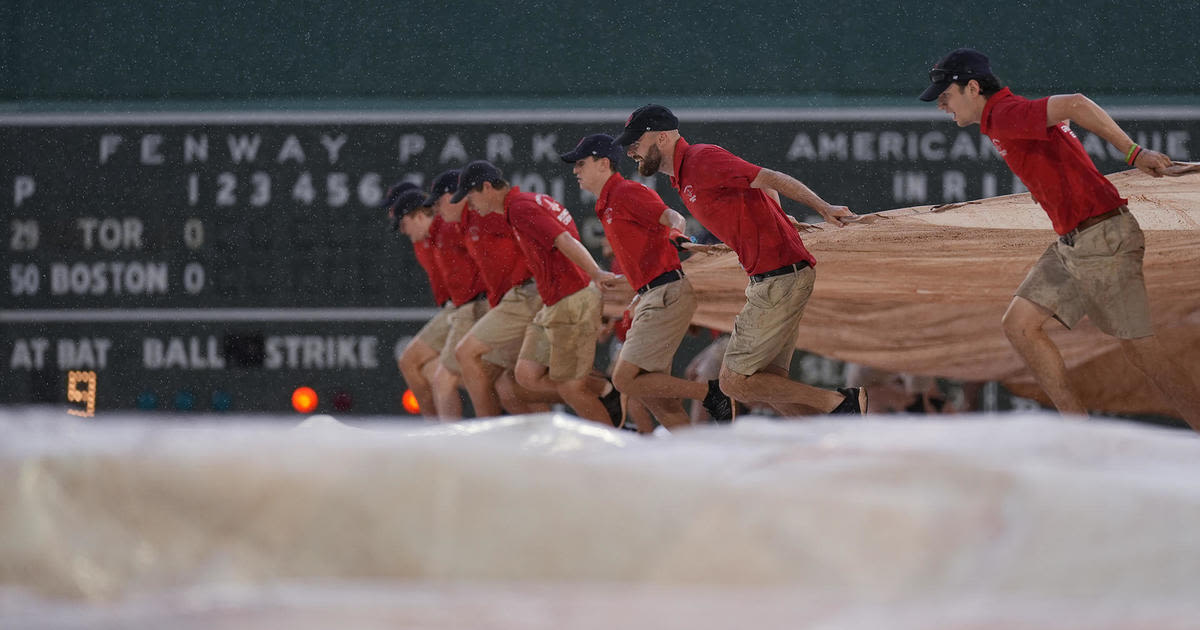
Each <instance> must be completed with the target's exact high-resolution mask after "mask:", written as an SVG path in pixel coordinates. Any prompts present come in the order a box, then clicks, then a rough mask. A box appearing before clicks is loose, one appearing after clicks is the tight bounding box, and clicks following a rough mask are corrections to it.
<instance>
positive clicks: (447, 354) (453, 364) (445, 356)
mask: <svg viewBox="0 0 1200 630" xmlns="http://www.w3.org/2000/svg"><path fill="white" fill-rule="evenodd" d="M487 311H488V303H487V300H471V301H470V302H467V303H466V304H463V305H462V306H460V307H458V308H456V309H454V312H453V313H452V314H451V315H450V331H449V332H448V333H447V334H446V345H445V346H442V356H441V360H442V365H443V366H445V368H446V369H447V370H450V371H451V372H453V373H455V374H458V373H460V372H461V371H462V368H460V367H459V365H458V357H457V356H455V354H454V350H455V348H457V347H458V342H459V340H461V339H462V338H463V337H465V336H467V331H469V330H471V327H472V326H474V325H475V322H477V321H479V318H480V317H483V315H484V313H487Z"/></svg>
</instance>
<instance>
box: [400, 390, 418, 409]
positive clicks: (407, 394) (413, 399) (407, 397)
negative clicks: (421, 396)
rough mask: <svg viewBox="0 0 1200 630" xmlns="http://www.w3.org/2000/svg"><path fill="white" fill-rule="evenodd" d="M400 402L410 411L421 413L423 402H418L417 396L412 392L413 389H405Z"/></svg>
mask: <svg viewBox="0 0 1200 630" xmlns="http://www.w3.org/2000/svg"><path fill="white" fill-rule="evenodd" d="M400 403H401V404H402V405H404V410H405V411H407V412H408V413H411V414H418V413H421V404H420V403H418V402H417V396H416V394H413V393H412V390H411V389H406V390H404V396H403V397H401V398H400Z"/></svg>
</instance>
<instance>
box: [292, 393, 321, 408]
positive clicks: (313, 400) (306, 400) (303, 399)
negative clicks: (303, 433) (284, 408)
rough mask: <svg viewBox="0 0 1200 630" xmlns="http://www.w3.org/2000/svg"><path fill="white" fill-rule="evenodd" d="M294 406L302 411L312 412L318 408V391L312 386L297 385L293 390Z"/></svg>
mask: <svg viewBox="0 0 1200 630" xmlns="http://www.w3.org/2000/svg"><path fill="white" fill-rule="evenodd" d="M292 408H293V409H295V410H296V411H298V412H300V413H312V411H313V410H314V409H316V408H317V392H315V391H313V388H311V387H297V388H296V391H294V392H292Z"/></svg>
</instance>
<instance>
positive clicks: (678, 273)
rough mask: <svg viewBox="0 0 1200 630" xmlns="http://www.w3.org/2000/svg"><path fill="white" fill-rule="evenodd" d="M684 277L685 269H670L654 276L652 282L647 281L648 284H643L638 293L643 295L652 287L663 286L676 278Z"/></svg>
mask: <svg viewBox="0 0 1200 630" xmlns="http://www.w3.org/2000/svg"><path fill="white" fill-rule="evenodd" d="M682 279H683V270H681V269H672V270H671V271H668V272H665V273H660V274H658V275H657V276H654V278H652V279H651V280H650V282H647V283H646V284H643V285H642V286H641V287H640V288H638V290H637V292H638V295H641V294H643V293H645V292H647V291H649V290H650V289H653V288H654V287H661V286H662V285H664V284H666V283H668V282H675V281H676V280H682Z"/></svg>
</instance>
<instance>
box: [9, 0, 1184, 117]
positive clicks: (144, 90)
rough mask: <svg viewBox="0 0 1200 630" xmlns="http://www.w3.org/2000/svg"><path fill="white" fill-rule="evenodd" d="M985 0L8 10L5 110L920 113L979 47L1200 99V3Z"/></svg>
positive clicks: (1129, 87)
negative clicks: (937, 66)
mask: <svg viewBox="0 0 1200 630" xmlns="http://www.w3.org/2000/svg"><path fill="white" fill-rule="evenodd" d="M981 5H982V4H981V3H964V2H920V3H915V2H914V3H904V4H903V5H899V6H892V5H890V4H887V3H877V2H864V1H850V2H836V3H835V2H794V1H793V2H786V1H780V0H761V1H758V2H748V3H736V2H712V1H708V0H697V1H694V2H665V3H664V2H660V3H648V2H647V3H626V2H620V3H604V2H590V3H567V2H554V1H546V0H530V1H526V2H384V1H380V0H352V1H346V2H316V1H295V0H292V1H283V0H256V1H255V0H251V1H230V0H217V1H207V2H196V1H183V2H149V1H126V2H90V3H78V2H66V1H63V0H51V1H36V0H6V1H5V2H4V3H0V35H2V37H3V45H2V47H0V77H2V80H0V104H2V105H3V106H5V107H6V108H8V109H10V110H11V109H27V108H31V107H33V108H36V107H41V106H45V105H46V104H48V103H55V102H62V101H66V102H92V101H97V100H99V101H109V102H111V101H139V102H147V101H148V102H171V101H190V102H193V103H195V102H206V103H210V104H214V105H218V106H219V105H220V104H222V103H225V102H228V101H236V102H237V104H238V105H244V104H245V103H247V102H256V101H257V102H269V101H272V100H281V101H284V102H286V101H287V100H290V99H301V100H304V101H305V102H307V103H309V104H315V105H317V106H321V105H322V104H323V103H324V104H328V105H329V106H331V107H337V106H341V105H342V104H343V103H344V102H345V101H346V100H355V99H364V100H367V101H382V102H385V103H389V102H396V101H404V102H408V103H409V104H413V103H425V102H428V101H431V100H434V99H438V100H437V102H435V103H434V105H437V104H443V105H444V104H446V103H447V101H446V100H445V99H449V100H450V101H458V102H462V103H470V102H478V99H485V100H488V101H491V102H493V103H494V102H498V101H504V100H506V99H515V100H516V101H517V102H524V103H526V104H528V103H529V102H545V101H553V102H554V104H561V103H562V102H563V100H564V99H565V100H567V101H593V100H596V99H599V100H601V101H605V102H604V104H606V105H608V104H613V103H612V99H617V100H619V101H620V102H621V103H622V104H628V102H629V101H631V100H633V101H642V100H646V99H649V98H659V97H670V98H673V99H674V101H673V102H675V103H681V100H680V99H687V98H694V99H696V100H697V101H701V102H706V103H711V104H714V105H727V104H730V103H733V102H742V101H745V100H746V99H750V100H751V101H754V100H758V101H764V102H785V103H788V104H793V105H805V104H825V103H838V102H845V101H854V100H856V99H857V100H862V99H867V100H872V101H888V100H889V99H892V100H895V101H896V102H902V103H904V104H916V103H915V101H914V100H913V99H912V95H914V94H915V93H917V92H918V91H919V89H920V87H921V84H922V83H923V82H924V80H925V78H924V75H925V71H926V70H927V69H928V67H929V66H930V65H931V64H932V63H933V62H934V61H936V59H937V58H938V57H939V56H940V55H941V54H943V53H944V52H946V51H947V50H949V49H951V48H954V47H957V46H961V45H969V46H973V47H977V48H980V49H982V50H984V51H986V52H988V53H989V54H990V55H991V56H992V58H993V61H994V67H995V68H996V70H997V72H998V74H999V75H1000V76H1001V77H1002V78H1003V79H1004V80H1006V81H1007V82H1008V83H1010V84H1012V85H1014V86H1018V87H1019V88H1020V91H1023V92H1026V93H1031V94H1038V93H1051V92H1059V91H1068V90H1070V91H1084V92H1087V93H1089V94H1092V95H1105V96H1113V97H1129V98H1137V99H1141V100H1145V99H1146V97H1148V96H1151V95H1156V96H1159V97H1165V100H1169V101H1171V102H1176V103H1180V102H1184V103H1186V102H1195V101H1196V100H1197V99H1196V98H1194V96H1195V95H1197V94H1200V47H1198V46H1197V44H1196V37H1197V33H1198V32H1200V8H1198V5H1197V3H1195V2H1164V1H1161V0H1151V1H1145V2H1120V3H1118V2H1095V1H1091V2H1079V1H1064V0H1038V1H1029V2H993V3H988V4H986V5H982V6H986V7H987V8H983V9H975V8H972V7H976V6H981ZM1159 100H1163V99H1159ZM695 104H698V103H695Z"/></svg>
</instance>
